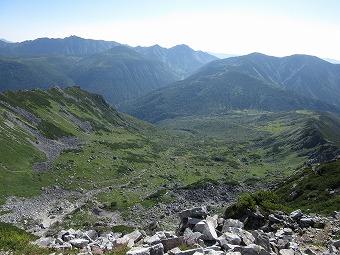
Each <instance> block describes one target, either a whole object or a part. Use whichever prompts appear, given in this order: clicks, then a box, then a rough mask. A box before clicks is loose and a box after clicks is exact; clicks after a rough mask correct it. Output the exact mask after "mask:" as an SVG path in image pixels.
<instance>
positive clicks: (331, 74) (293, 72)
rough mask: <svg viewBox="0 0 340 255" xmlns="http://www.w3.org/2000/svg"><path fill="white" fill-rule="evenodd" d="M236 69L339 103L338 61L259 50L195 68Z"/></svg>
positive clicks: (218, 71) (211, 72)
mask: <svg viewBox="0 0 340 255" xmlns="http://www.w3.org/2000/svg"><path fill="white" fill-rule="evenodd" d="M228 71H237V72H240V73H244V74H246V75H249V76H252V77H255V78H258V79H261V80H263V81H266V82H269V83H272V84H275V85H277V86H278V87H281V88H284V89H288V90H292V91H294V92H296V93H298V94H300V95H303V96H307V97H312V98H315V99H320V100H324V101H326V102H328V103H331V104H335V105H338V106H340V99H339V98H340V65H334V64H331V63H329V62H326V61H324V60H322V59H320V58H317V57H313V56H308V55H293V56H288V57H283V58H278V57H271V56H267V55H264V54H261V53H252V54H249V55H245V56H239V57H233V58H227V59H222V60H217V61H213V62H211V63H209V64H207V65H205V66H204V67H202V69H201V70H199V71H198V72H199V74H200V75H218V74H222V73H225V72H228Z"/></svg>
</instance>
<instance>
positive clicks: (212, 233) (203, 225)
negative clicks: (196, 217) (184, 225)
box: [193, 220, 217, 241]
mask: <svg viewBox="0 0 340 255" xmlns="http://www.w3.org/2000/svg"><path fill="white" fill-rule="evenodd" d="M193 230H194V231H197V232H200V233H202V235H203V236H202V240H207V241H212V240H216V239H217V233H216V230H215V228H214V226H213V224H212V223H211V222H210V221H206V220H202V221H200V222H199V223H197V224H196V225H195V227H194V229H193Z"/></svg>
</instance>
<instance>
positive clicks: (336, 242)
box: [333, 239, 340, 248]
mask: <svg viewBox="0 0 340 255" xmlns="http://www.w3.org/2000/svg"><path fill="white" fill-rule="evenodd" d="M333 246H334V247H335V248H340V239H339V240H334V241H333Z"/></svg>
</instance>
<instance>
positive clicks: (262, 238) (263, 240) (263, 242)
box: [251, 230, 271, 252]
mask: <svg viewBox="0 0 340 255" xmlns="http://www.w3.org/2000/svg"><path fill="white" fill-rule="evenodd" d="M251 234H252V235H253V237H254V238H255V242H254V243H255V244H257V245H260V246H261V247H263V248H264V249H265V250H266V251H268V252H271V246H270V242H269V237H268V235H267V234H266V233H264V232H263V231H261V230H254V231H253V232H251Z"/></svg>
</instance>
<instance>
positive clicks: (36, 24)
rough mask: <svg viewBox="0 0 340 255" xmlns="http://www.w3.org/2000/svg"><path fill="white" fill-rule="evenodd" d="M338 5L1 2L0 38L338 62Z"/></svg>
mask: <svg viewBox="0 0 340 255" xmlns="http://www.w3.org/2000/svg"><path fill="white" fill-rule="evenodd" d="M339 13H340V0H318V1H316V0H205V1H203V0H122V1H117V0H0V38H4V39H6V40H9V41H15V42H17V41H24V40H32V39H36V38H39V37H50V38H64V37H67V36H70V35H77V36H80V37H83V38H90V39H103V40H109V41H117V42H119V43H124V44H129V45H131V46H137V45H141V46H151V45H154V44H159V45H161V46H163V47H172V46H174V45H177V44H187V45H189V46H190V47H192V48H193V49H195V50H203V51H209V52H216V53H229V54H248V53H251V52H262V53H264V54H268V55H273V56H287V55H292V54H295V53H300V54H309V55H315V56H318V57H323V58H334V59H340V14H339Z"/></svg>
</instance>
